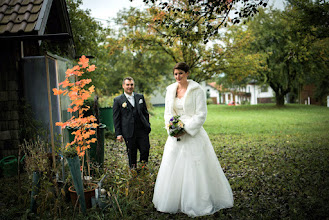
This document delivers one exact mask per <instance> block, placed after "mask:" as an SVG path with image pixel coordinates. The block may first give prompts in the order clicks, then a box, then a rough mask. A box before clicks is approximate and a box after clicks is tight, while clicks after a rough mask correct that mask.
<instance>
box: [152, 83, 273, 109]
mask: <svg viewBox="0 0 329 220" xmlns="http://www.w3.org/2000/svg"><path fill="white" fill-rule="evenodd" d="M200 85H201V87H202V88H203V90H204V92H205V96H206V97H207V99H210V100H212V103H213V104H229V103H230V102H232V101H233V102H234V103H236V104H251V105H257V104H260V103H273V102H275V101H274V97H275V95H274V92H273V90H272V88H271V87H269V86H267V85H262V86H260V85H256V84H255V83H252V82H251V83H249V84H247V86H245V87H240V88H223V86H222V85H218V84H216V82H210V83H206V82H205V81H203V82H201V83H200ZM165 94H166V91H158V90H157V91H155V92H154V94H153V95H152V96H151V103H152V105H154V106H164V103H165Z"/></svg>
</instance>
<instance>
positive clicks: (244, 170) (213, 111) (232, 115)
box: [0, 105, 329, 219]
mask: <svg viewBox="0 0 329 220" xmlns="http://www.w3.org/2000/svg"><path fill="white" fill-rule="evenodd" d="M163 111H164V108H163V107H154V108H153V109H152V110H151V112H152V116H151V118H150V120H151V125H152V132H151V135H150V139H151V152H150V162H149V164H148V170H146V171H144V170H142V172H141V174H139V175H137V176H136V175H134V174H133V173H131V172H130V171H129V169H128V166H127V157H126V152H125V146H124V145H122V144H118V143H116V142H114V141H113V140H111V139H107V140H106V156H105V158H106V164H105V169H106V170H107V173H108V176H107V178H106V179H105V180H104V182H103V187H104V188H105V189H106V190H107V191H108V192H110V193H111V196H112V197H110V199H109V200H108V201H109V206H108V208H106V209H105V210H102V211H101V210H99V209H91V210H89V211H88V219H187V216H186V215H184V214H176V215H170V214H164V213H159V212H157V211H156V210H155V209H154V207H153V204H152V195H153V188H154V182H155V179H156V175H157V171H158V168H159V165H160V162H161V157H162V152H163V147H164V143H165V141H166V138H167V133H166V131H165V129H164V121H163ZM204 128H205V129H206V131H207V132H208V134H209V137H210V139H211V141H212V144H213V146H214V149H215V152H216V154H217V156H218V159H219V161H220V163H221V165H222V167H223V170H224V172H225V174H226V176H227V178H228V180H229V182H230V184H231V187H232V190H233V193H234V200H235V203H234V207H233V208H230V209H225V210H221V211H219V212H217V213H215V214H214V215H212V216H205V217H200V218H198V219H329V205H328V204H329V160H328V158H329V108H326V107H319V106H305V105H286V106H285V107H283V108H277V107H275V106H274V105H257V106H218V105H209V106H208V116H207V120H206V122H205V125H204ZM16 182H17V181H16V180H15V178H11V179H5V178H3V179H1V184H0V189H1V195H4V196H2V198H1V199H0V213H1V214H0V219H2V218H6V219H13V217H14V216H15V217H16V216H19V215H24V213H25V215H24V216H25V218H26V217H30V218H35V217H36V215H31V214H30V215H28V214H26V210H27V209H28V207H29V201H28V196H27V197H26V198H25V200H24V199H20V200H22V201H24V202H21V203H19V202H17V200H16V199H13V198H16V197H15V196H17V193H18V191H17V190H16V189H17V187H16V186H15V183H16ZM8 185H9V186H10V187H9V188H8ZM25 185H26V186H25V187H23V188H24V189H25V188H28V184H26V182H25ZM6 187H7V188H6ZM8 195H10V196H13V195H15V196H14V197H12V198H8ZM43 198H45V197H42V196H41V197H40V199H41V201H40V202H42V201H43V200H42V199H43ZM20 200H18V201H20ZM45 201H47V202H48V203H49V202H50V203H51V201H50V200H49V198H48V199H45ZM3 204H6V205H3ZM59 204H61V207H62V209H61V210H62V213H61V216H62V218H63V219H68V218H69V219H86V216H82V215H81V214H78V213H77V211H74V208H73V207H72V205H71V204H70V203H69V202H67V203H59ZM57 205H58V204H57ZM48 207H51V205H48ZM119 208H120V209H119ZM120 211H121V212H120ZM121 213H122V214H121ZM53 216H54V211H53V210H48V211H47V210H44V211H43V213H42V217H41V219H45V218H47V217H48V218H53ZM57 216H58V214H57ZM73 216H74V218H73Z"/></svg>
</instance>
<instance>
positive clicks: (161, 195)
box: [153, 98, 233, 217]
mask: <svg viewBox="0 0 329 220" xmlns="http://www.w3.org/2000/svg"><path fill="white" fill-rule="evenodd" d="M174 111H175V112H176V114H177V115H181V118H183V117H184V110H183V99H182V100H181V99H178V98H175V101H174ZM153 203H154V206H155V208H156V209H157V210H158V211H160V212H167V213H177V212H183V213H185V214H187V215H189V216H191V217H195V216H203V215H210V214H213V213H215V212H216V211H218V210H220V209H223V208H230V207H232V206H233V193H232V190H231V187H230V184H229V182H228V181H227V179H226V177H225V175H224V172H223V170H222V168H221V166H220V164H219V161H218V159H217V156H216V154H215V151H214V149H213V146H212V145H211V142H210V140H209V137H208V135H207V133H206V131H205V130H204V129H203V127H201V129H200V132H198V133H197V134H196V135H195V136H191V135H189V134H184V135H183V136H181V137H180V141H177V139H176V138H175V137H170V136H169V137H168V139H167V142H166V144H165V147H164V152H163V158H162V162H161V166H160V169H159V172H158V176H157V180H156V184H155V188H154V196H153Z"/></svg>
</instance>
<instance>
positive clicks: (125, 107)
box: [113, 77, 151, 169]
mask: <svg viewBox="0 0 329 220" xmlns="http://www.w3.org/2000/svg"><path fill="white" fill-rule="evenodd" d="M134 84H135V82H134V79H133V78H132V77H126V78H124V79H123V82H122V88H123V90H124V94H122V95H120V96H118V97H116V98H115V99H114V103H113V121H114V128H115V135H116V137H117V140H118V141H120V142H122V141H125V142H126V146H127V153H128V159H129V167H130V168H131V169H134V168H137V149H139V152H140V162H145V163H146V162H148V157H149V150H150V141H149V133H150V132H151V125H150V122H149V113H148V111H147V107H146V103H145V99H144V96H143V95H142V94H138V93H134Z"/></svg>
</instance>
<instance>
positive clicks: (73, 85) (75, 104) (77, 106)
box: [53, 55, 98, 156]
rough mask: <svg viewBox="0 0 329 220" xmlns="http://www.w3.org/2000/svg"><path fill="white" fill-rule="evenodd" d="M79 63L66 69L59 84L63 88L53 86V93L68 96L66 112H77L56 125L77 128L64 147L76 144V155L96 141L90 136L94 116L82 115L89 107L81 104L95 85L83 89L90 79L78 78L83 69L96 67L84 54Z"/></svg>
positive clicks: (94, 124) (94, 125)
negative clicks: (71, 139)
mask: <svg viewBox="0 0 329 220" xmlns="http://www.w3.org/2000/svg"><path fill="white" fill-rule="evenodd" d="M78 64H79V65H76V66H74V67H73V68H72V69H68V70H67V71H66V76H65V79H64V81H63V82H61V83H60V84H59V85H60V86H61V87H62V88H63V89H57V88H54V89H53V92H54V95H64V96H65V95H67V96H68V97H69V98H70V101H71V104H70V107H69V108H68V109H67V111H68V112H70V113H73V112H78V117H75V116H72V118H70V119H69V120H68V121H66V122H57V123H56V125H57V126H61V127H62V129H64V128H65V127H71V128H78V129H77V130H75V131H74V132H72V134H73V135H75V138H74V140H73V141H72V142H71V143H67V145H66V146H65V148H66V149H67V148H69V147H73V146H77V147H76V150H77V154H78V156H84V154H85V151H86V150H87V149H88V148H90V144H91V143H95V142H96V138H91V137H92V136H93V135H95V133H96V131H95V128H97V126H98V124H97V123H95V122H96V120H97V119H96V118H95V116H93V115H91V116H86V117H85V116H84V112H86V111H88V110H89V109H90V107H89V106H83V103H84V101H85V100H87V99H88V98H90V96H91V94H92V93H93V92H94V90H95V87H94V86H90V87H89V88H88V89H84V87H85V86H86V85H88V84H89V83H90V82H91V79H80V80H78V77H79V76H82V75H83V74H84V71H88V72H92V71H94V70H95V69H96V67H95V65H89V59H88V58H86V56H84V55H83V56H82V57H81V58H80V59H79V62H78Z"/></svg>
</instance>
